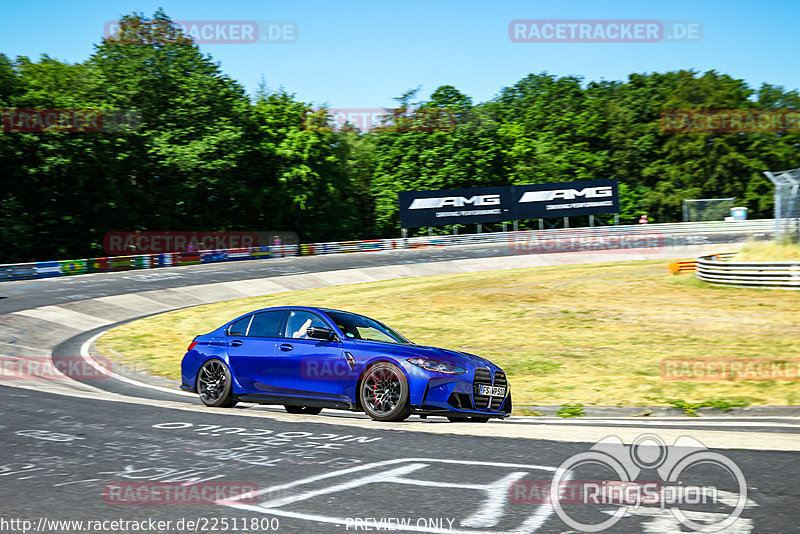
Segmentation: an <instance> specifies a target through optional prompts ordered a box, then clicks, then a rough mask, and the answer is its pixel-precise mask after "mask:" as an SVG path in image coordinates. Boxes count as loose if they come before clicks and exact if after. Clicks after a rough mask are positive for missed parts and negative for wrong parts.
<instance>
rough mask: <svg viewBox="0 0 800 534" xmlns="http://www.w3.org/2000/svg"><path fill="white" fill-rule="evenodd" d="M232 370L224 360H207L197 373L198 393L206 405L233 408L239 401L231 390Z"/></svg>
mask: <svg viewBox="0 0 800 534" xmlns="http://www.w3.org/2000/svg"><path fill="white" fill-rule="evenodd" d="M231 390H232V384H231V372H230V371H229V370H228V366H227V365H225V362H223V361H222V360H217V359H211V360H208V361H207V362H205V363H204V364H203V365H202V366H201V367H200V371H198V373H197V393H199V394H200V400H201V401H202V402H203V404H205V405H206V406H214V407H219V408H231V407H233V406H236V403H237V402H238V401H237V400H236V399H235V398H234V397H233V394H232V392H231Z"/></svg>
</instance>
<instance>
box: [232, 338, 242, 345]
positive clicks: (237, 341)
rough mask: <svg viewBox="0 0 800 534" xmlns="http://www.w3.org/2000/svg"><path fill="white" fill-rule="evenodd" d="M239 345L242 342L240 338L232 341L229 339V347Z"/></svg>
mask: <svg viewBox="0 0 800 534" xmlns="http://www.w3.org/2000/svg"><path fill="white" fill-rule="evenodd" d="M241 346H242V342H241V341H240V340H238V339H234V340H233V341H231V347H241Z"/></svg>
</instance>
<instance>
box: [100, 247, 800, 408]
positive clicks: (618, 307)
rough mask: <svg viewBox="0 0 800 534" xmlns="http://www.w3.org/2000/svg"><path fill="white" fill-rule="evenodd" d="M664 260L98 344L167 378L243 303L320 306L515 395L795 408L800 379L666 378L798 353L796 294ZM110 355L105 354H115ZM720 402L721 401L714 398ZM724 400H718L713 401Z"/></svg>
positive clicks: (501, 280)
mask: <svg viewBox="0 0 800 534" xmlns="http://www.w3.org/2000/svg"><path fill="white" fill-rule="evenodd" d="M666 263H667V262H664V261H646V262H626V263H614V264H591V265H563V266H557V267H539V268H532V269H519V270H511V271H496V272H482V273H467V274H454V275H443V276H431V277H423V278H410V279H399V280H391V281H386V282H375V283H368V284H357V285H350V286H340V287H331V288H323V289H314V290H306V291H297V292H291V293H281V294H276V295H272V296H266V297H255V298H248V299H242V300H233V301H228V302H222V303H217V304H211V305H205V306H199V307H195V308H190V309H186V310H179V311H175V312H170V313H165V314H162V315H158V316H154V317H151V318H147V319H142V320H140V321H136V322H133V323H129V324H127V325H123V326H121V327H119V328H116V329H114V330H112V331H110V332H109V333H107V334H105V335H104V336H103V337H101V338H100V340H99V341H98V346H99V347H100V349H101V350H102V351H103V352H105V353H106V354H108V355H109V356H110V357H112V358H115V359H118V360H122V362H123V363H127V364H129V365H132V366H136V367H137V368H145V369H147V370H149V371H150V372H152V373H154V374H158V375H161V376H165V377H168V378H173V379H177V378H179V373H180V360H181V358H182V357H183V354H184V352H185V350H186V347H187V345H188V344H189V342H190V341H191V340H192V338H193V337H194V336H195V335H197V334H200V333H205V332H208V331H210V330H212V329H214V328H216V327H217V326H219V325H221V324H223V323H225V322H226V321H228V320H229V319H231V318H233V317H236V316H237V315H240V314H242V313H245V312H247V311H250V310H253V309H258V308H264V307H268V306H276V305H319V306H328V307H334V308H340V309H345V310H350V311H354V312H357V313H363V314H365V315H368V316H372V317H375V318H377V319H379V320H381V321H383V322H385V323H387V324H389V325H390V326H392V327H394V328H396V329H397V330H399V331H400V332H402V333H404V334H405V335H406V336H407V337H409V338H410V339H411V340H412V341H414V342H416V343H421V344H425V345H435V346H441V347H446V348H451V349H455V350H463V351H467V352H472V353H475V354H479V355H482V356H485V357H487V358H489V359H491V360H492V361H494V362H496V363H497V364H498V365H500V366H502V367H503V368H505V369H506V370H507V372H508V374H509V379H510V382H511V385H512V389H513V392H514V404H515V405H517V406H523V405H574V404H576V403H582V404H583V405H584V406H592V405H617V406H635V405H639V406H641V405H648V404H649V405H652V404H653V400H652V399H654V398H657V399H662V400H661V401H660V402H659V403H657V404H662V405H670V403H669V402H667V401H666V400H663V399H682V401H681V402H685V403H687V404H690V405H691V404H697V403H705V402H709V401H708V399H717V400H719V399H722V400H720V401H719V403H723V404H724V402H733V401H730V400H729V401H725V399H734V400H735V399H749V400H748V402H749V403H751V404H753V405H758V404H775V405H787V404H800V382H798V381H793V382H782V381H774V382H770V383H764V382H757V381H740V382H728V381H719V382H673V381H665V380H662V379H661V377H660V362H661V360H662V359H665V358H697V357H715V358H725V357H737V358H744V357H757V358H764V357H770V358H773V359H790V358H795V357H797V355H798V354H800V313H798V312H800V295H799V294H797V293H795V292H789V291H786V292H784V291H768V290H748V289H739V288H733V289H731V288H724V289H720V288H718V287H715V286H709V285H706V284H703V283H696V282H695V281H693V280H696V279H695V278H694V275H692V274H685V275H671V274H667V265H666ZM112 351H113V352H112ZM719 403H717V404H719ZM720 405H722V404H720Z"/></svg>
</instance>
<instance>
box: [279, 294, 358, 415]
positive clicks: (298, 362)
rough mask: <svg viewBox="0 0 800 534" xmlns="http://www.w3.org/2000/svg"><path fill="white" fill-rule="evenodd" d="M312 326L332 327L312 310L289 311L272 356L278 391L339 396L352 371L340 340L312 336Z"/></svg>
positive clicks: (281, 392)
mask: <svg viewBox="0 0 800 534" xmlns="http://www.w3.org/2000/svg"><path fill="white" fill-rule="evenodd" d="M310 326H317V327H322V328H332V327H331V325H330V324H328V322H327V321H326V320H325V319H323V318H322V316H320V315H318V314H316V313H314V312H311V311H308V310H291V311H289V312H288V317H287V320H286V328H285V334H284V338H283V339H281V340H280V341H279V342H278V344H277V349H276V350H275V354H274V356H273V357H272V359H273V361H274V365H273V369H274V371H275V373H274V375H273V377H272V379H273V381H272V382H271V385H273V386H274V388H275V392H276V393H280V394H284V395H290V396H298V397H317V398H331V399H337V398H339V397H340V384H341V382H342V378H343V376H344V375H345V374H346V370H349V367H348V366H347V362H346V360H345V359H344V355H343V353H342V344H341V342H339V341H338V340H337V341H329V340H323V339H311V338H309V337H308V335H307V334H306V329H307V328H308V327H310Z"/></svg>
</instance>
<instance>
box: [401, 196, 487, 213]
mask: <svg viewBox="0 0 800 534" xmlns="http://www.w3.org/2000/svg"><path fill="white" fill-rule="evenodd" d="M465 204H472V205H473V206H498V205H500V195H475V196H474V197H469V198H467V197H438V198H415V199H414V202H412V203H411V205H410V206H409V207H408V209H410V210H425V209H431V208H444V207H447V206H452V207H454V208H460V207H462V206H464V205H465Z"/></svg>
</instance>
